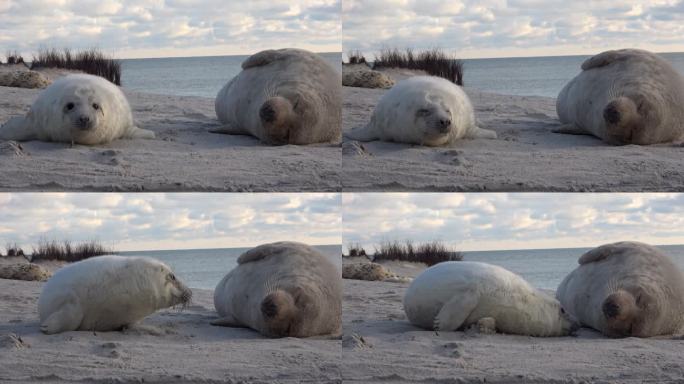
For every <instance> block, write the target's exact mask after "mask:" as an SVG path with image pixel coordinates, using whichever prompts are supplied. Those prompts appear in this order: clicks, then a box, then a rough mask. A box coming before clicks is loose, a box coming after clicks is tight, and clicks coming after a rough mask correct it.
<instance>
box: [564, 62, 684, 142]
mask: <svg viewBox="0 0 684 384" xmlns="http://www.w3.org/2000/svg"><path fill="white" fill-rule="evenodd" d="M556 110H557V112H558V117H559V118H560V121H561V123H563V124H564V126H562V127H561V128H560V129H558V130H556V132H560V133H570V134H587V135H594V136H596V137H599V138H601V139H602V140H604V141H606V142H608V143H610V144H619V145H621V144H642V145H646V144H656V143H669V142H676V141H680V140H682V139H683V138H684V80H683V79H682V76H681V75H680V74H679V73H678V72H677V71H676V70H675V69H674V68H673V67H672V66H671V65H670V63H668V62H667V61H666V60H665V59H663V58H662V57H660V56H658V55H656V54H653V53H650V52H647V51H642V50H637V49H622V50H618V51H607V52H603V53H600V54H598V55H596V56H594V57H591V58H590V59H588V60H587V61H585V62H584V63H583V64H582V72H581V73H580V74H579V75H577V76H576V77H575V78H574V79H572V80H571V81H570V82H569V83H568V84H567V85H566V86H565V87H564V88H563V90H561V92H560V94H559V95H558V100H557V101H556Z"/></svg>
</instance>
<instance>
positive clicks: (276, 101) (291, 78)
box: [212, 49, 342, 145]
mask: <svg viewBox="0 0 684 384" xmlns="http://www.w3.org/2000/svg"><path fill="white" fill-rule="evenodd" d="M216 115H217V116H218V119H219V121H220V122H221V123H222V124H223V127H222V128H220V129H217V130H213V131H212V132H215V133H226V134H232V135H252V136H255V137H257V138H258V139H259V140H261V141H263V142H265V143H268V144H276V145H280V144H312V143H322V142H333V141H339V140H340V138H341V133H340V132H341V126H342V75H341V74H340V72H339V71H337V70H336V69H335V68H333V66H332V65H331V64H330V63H328V62H327V61H326V60H325V59H323V58H322V57H320V56H319V55H317V54H315V53H313V52H308V51H304V50H301V49H279V50H267V51H262V52H259V53H257V54H254V55H252V56H250V57H249V58H248V59H247V60H245V62H244V63H242V72H240V73H239V74H238V75H237V76H235V77H234V78H233V79H232V80H230V81H229V82H228V84H226V85H225V86H224V87H223V88H222V89H221V91H220V92H219V93H218V95H217V96H216Z"/></svg>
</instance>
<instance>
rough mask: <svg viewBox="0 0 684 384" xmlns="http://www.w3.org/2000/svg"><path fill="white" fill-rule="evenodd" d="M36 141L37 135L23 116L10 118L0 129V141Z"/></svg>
mask: <svg viewBox="0 0 684 384" xmlns="http://www.w3.org/2000/svg"><path fill="white" fill-rule="evenodd" d="M36 139H38V135H37V134H36V133H35V132H34V130H33V128H32V127H31V126H30V125H29V124H28V119H26V117H24V116H16V117H12V118H11V119H9V120H7V122H6V123H5V124H3V125H2V126H1V127H0V140H15V141H28V140H36Z"/></svg>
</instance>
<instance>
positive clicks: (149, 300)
mask: <svg viewBox="0 0 684 384" xmlns="http://www.w3.org/2000/svg"><path fill="white" fill-rule="evenodd" d="M191 297H192V291H191V290H190V289H189V288H188V287H186V286H185V285H184V284H183V283H182V282H181V281H180V280H178V278H177V277H176V275H174V274H173V272H172V271H171V269H170V268H169V267H168V266H166V265H165V264H163V263H161V262H160V261H157V260H155V259H150V258H145V257H122V256H99V257H93V258H90V259H87V260H83V261H79V262H77V263H74V264H71V265H68V266H66V267H64V268H62V269H60V270H58V271H57V272H56V273H55V274H54V275H53V276H52V277H51V278H50V280H48V282H47V283H46V284H45V286H44V287H43V290H42V292H41V294H40V297H39V299H38V313H39V315H40V329H41V331H43V332H44V333H47V334H53V333H60V332H66V331H76V330H79V331H113V330H119V329H121V328H122V327H125V326H128V325H131V324H134V323H136V322H138V321H140V320H141V319H142V318H143V317H145V316H147V315H150V314H152V313H154V312H155V311H157V310H159V309H163V308H168V307H172V306H175V305H181V304H185V303H188V302H189V301H190V299H191Z"/></svg>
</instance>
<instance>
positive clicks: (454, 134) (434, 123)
mask: <svg viewBox="0 0 684 384" xmlns="http://www.w3.org/2000/svg"><path fill="white" fill-rule="evenodd" d="M345 137H347V138H349V139H352V140H359V141H372V140H383V141H394V142H400V143H409V144H420V145H427V146H441V145H448V144H453V143H454V142H455V141H456V140H458V139H462V138H486V139H494V138H496V133H495V132H493V131H489V130H486V129H482V128H479V127H477V126H476V122H475V113H474V111H473V106H472V105H471V103H470V99H468V95H466V93H465V92H463V90H462V89H461V88H460V87H459V86H457V85H456V84H454V83H452V82H450V81H448V80H446V79H443V78H441V77H433V76H416V77H412V78H409V79H407V80H403V81H401V82H399V83H397V84H396V85H395V86H394V87H392V89H390V90H389V91H388V92H387V93H386V94H385V95H383V97H382V98H381V99H380V101H379V102H378V105H377V106H376V107H375V110H374V111H373V115H372V116H371V121H370V122H369V123H368V124H367V125H366V126H364V127H359V128H356V129H353V130H351V131H349V132H346V133H345Z"/></svg>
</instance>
